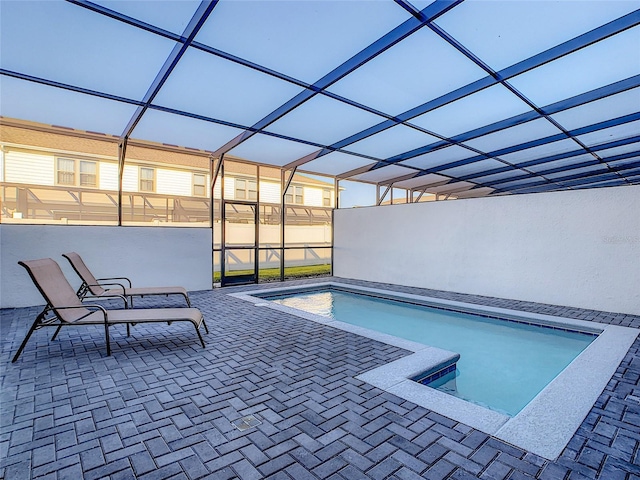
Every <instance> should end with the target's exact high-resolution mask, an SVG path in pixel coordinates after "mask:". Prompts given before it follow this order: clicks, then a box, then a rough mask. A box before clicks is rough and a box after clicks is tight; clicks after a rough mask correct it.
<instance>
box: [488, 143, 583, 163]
mask: <svg viewBox="0 0 640 480" xmlns="http://www.w3.org/2000/svg"><path fill="white" fill-rule="evenodd" d="M579 149H580V145H578V144H577V143H576V142H574V141H573V140H569V139H566V140H559V141H557V142H552V143H547V144H545V145H539V146H537V147H533V148H527V149H526V150H520V151H518V152H513V153H508V154H506V155H500V158H501V159H502V160H504V161H505V162H509V163H523V162H527V161H529V160H534V159H537V158H543V157H548V156H551V155H557V154H560V153H566V152H572V151H574V150H579Z"/></svg>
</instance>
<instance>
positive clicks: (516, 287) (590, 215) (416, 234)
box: [333, 186, 640, 315]
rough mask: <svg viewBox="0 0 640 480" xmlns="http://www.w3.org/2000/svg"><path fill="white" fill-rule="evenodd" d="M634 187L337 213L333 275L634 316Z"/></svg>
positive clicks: (638, 279) (639, 309) (637, 281)
mask: <svg viewBox="0 0 640 480" xmlns="http://www.w3.org/2000/svg"><path fill="white" fill-rule="evenodd" d="M639 211H640V186H625V187H615V188H602V189H592V190H589V191H564V192H553V193H537V194H535V195H512V196H503V197H494V198H477V199H461V200H456V201H446V202H444V201H443V202H424V203H413V204H407V205H393V206H381V207H368V208H355V209H342V210H336V211H335V217H334V218H335V224H334V225H335V227H334V228H335V237H334V272H333V274H334V276H337V277H343V278H353V279H358V280H366V281H373V282H381V283H389V284H397V285H406V286H414V287H421V288H431V289H436V290H445V291H453V292H460V293H468V294H477V295H486V296H493V297H498V298H508V299H515V300H526V301H532V302H538V303H548V304H553V305H566V306H573V307H579V308H584V309H594V310H602V311H608V312H620V313H629V314H634V315H638V314H640V289H638V288H637V286H638V285H640V263H639V262H633V261H630V259H637V258H638V255H639V254H640V215H638V214H637V212H639Z"/></svg>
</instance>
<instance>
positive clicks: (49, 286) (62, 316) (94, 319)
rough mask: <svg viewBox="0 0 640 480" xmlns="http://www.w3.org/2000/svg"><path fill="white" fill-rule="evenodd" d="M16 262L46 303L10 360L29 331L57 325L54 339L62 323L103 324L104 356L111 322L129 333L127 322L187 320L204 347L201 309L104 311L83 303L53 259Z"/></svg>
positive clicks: (108, 350)
mask: <svg viewBox="0 0 640 480" xmlns="http://www.w3.org/2000/svg"><path fill="white" fill-rule="evenodd" d="M18 264H19V265H21V266H23V267H24V268H26V269H27V272H29V276H30V277H31V279H32V280H33V283H35V285H36V287H37V288H38V290H39V291H40V293H41V294H42V296H43V297H44V299H45V301H46V302H47V305H46V306H45V308H44V310H43V311H42V312H40V314H39V315H38V316H37V317H36V319H35V321H34V322H33V325H32V326H31V328H30V329H29V333H27V336H26V337H25V339H24V340H23V341H22V344H21V345H20V348H19V349H18V352H17V353H16V355H15V356H14V357H13V360H12V362H15V361H16V360H17V359H18V357H19V356H20V354H21V353H22V350H23V349H24V347H25V346H26V345H27V342H28V341H29V338H30V337H31V334H32V333H33V332H34V331H35V330H37V329H38V328H42V327H56V328H57V330H56V333H55V334H54V335H53V338H52V340H54V339H55V338H56V335H58V332H59V331H60V328H62V327H64V326H70V325H103V326H104V335H105V340H106V343H107V355H111V344H110V342H109V327H110V326H111V325H116V324H120V323H124V324H126V325H127V336H129V328H130V325H133V324H136V323H151V322H163V323H164V322H190V323H192V324H193V326H194V327H195V329H196V333H197V334H198V338H199V339H200V343H201V344H202V347H203V348H204V340H203V339H202V335H201V334H200V326H201V325H204V328H205V331H206V332H207V333H209V330H208V328H207V324H206V323H205V322H204V317H203V316H202V312H200V310H198V309H197V308H186V307H185V308H149V309H137V310H133V309H124V310H106V309H105V308H104V307H103V306H101V305H88V304H83V303H82V302H81V301H80V299H79V298H78V296H77V295H76V292H75V291H74V290H73V287H72V286H71V284H70V283H69V282H68V281H67V279H66V278H65V276H64V274H63V273H62V270H61V269H60V265H58V264H57V263H56V262H55V261H54V260H53V259H51V258H43V259H40V260H27V261H22V262H18Z"/></svg>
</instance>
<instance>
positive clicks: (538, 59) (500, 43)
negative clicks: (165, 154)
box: [1, 1, 640, 202]
mask: <svg viewBox="0 0 640 480" xmlns="http://www.w3.org/2000/svg"><path fill="white" fill-rule="evenodd" d="M637 8H638V4H637V2H634V1H608V2H604V1H584V2H573V1H566V2H548V1H531V2H499V1H435V2H419V1H416V2H413V3H411V2H407V1H397V2H394V1H328V2H314V1H309V2H306V1H304V2H302V1H301V2H295V1H291V2H288V1H266V2H251V1H220V2H215V1H214V2H201V3H199V2H192V1H175V2H170V1H167V2H164V1H163V2H142V1H141V2H118V1H104V2H88V1H69V2H30V1H25V2H11V1H7V2H3V4H2V70H1V73H2V116H3V117H4V118H5V119H21V120H29V121H34V122H39V123H43V124H48V125H58V126H63V127H67V128H72V129H79V130H84V131H91V132H99V133H101V134H104V135H107V136H110V137H113V138H114V139H116V140H117V143H118V147H119V148H120V161H121V163H126V160H127V156H126V147H127V142H128V141H131V140H148V141H153V142H159V143H165V144H172V145H178V146H181V147H189V148H195V149H200V150H204V151H206V152H207V154H209V155H210V156H211V158H212V159H216V160H217V159H220V158H222V157H223V156H225V155H231V156H234V157H236V158H241V159H243V160H246V161H250V162H254V163H258V164H263V165H270V166H275V167H278V168H283V169H284V170H286V171H291V170H292V169H294V168H297V169H298V170H299V171H305V172H310V173H315V174H321V175H328V176H331V177H335V178H337V179H338V180H340V181H343V180H345V181H346V180H352V181H362V182H370V183H373V184H375V185H378V186H380V187H381V188H382V193H381V194H380V195H379V198H378V199H377V200H378V202H380V201H382V200H384V198H386V196H383V194H384V193H385V191H386V190H387V189H388V188H389V187H392V188H402V189H408V190H409V195H408V200H409V201H414V200H416V199H417V198H418V197H419V196H420V195H421V194H423V192H425V193H438V194H440V195H453V196H456V197H469V196H486V195H505V194H519V193H530V192H543V191H550V190H563V189H580V188H591V187H603V186H615V185H629V184H637V183H638V136H637V133H638V115H640V114H639V112H638V105H639V98H640V97H639V95H640V93H639V92H640V90H639V89H638V85H639V83H640V80H639V78H640V77H639V75H640V66H639V62H640V59H639V57H638V45H639V44H640V30H639V29H638V27H637V24H638V22H639V18H640V13H639V12H638V9H637Z"/></svg>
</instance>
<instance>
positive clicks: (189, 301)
mask: <svg viewBox="0 0 640 480" xmlns="http://www.w3.org/2000/svg"><path fill="white" fill-rule="evenodd" d="M180 295H182V296H183V297H184V299H185V300H186V301H187V307H189V308H191V300H189V296H188V295H185V294H183V293H181V294H180Z"/></svg>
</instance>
